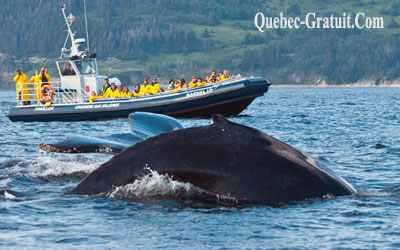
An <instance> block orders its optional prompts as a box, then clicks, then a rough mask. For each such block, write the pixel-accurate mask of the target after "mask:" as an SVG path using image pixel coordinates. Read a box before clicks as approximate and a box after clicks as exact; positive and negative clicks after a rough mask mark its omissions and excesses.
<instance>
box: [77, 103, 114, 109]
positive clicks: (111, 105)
mask: <svg viewBox="0 0 400 250" xmlns="http://www.w3.org/2000/svg"><path fill="white" fill-rule="evenodd" d="M118 107H119V103H110V104H90V105H78V106H75V109H99V108H118Z"/></svg>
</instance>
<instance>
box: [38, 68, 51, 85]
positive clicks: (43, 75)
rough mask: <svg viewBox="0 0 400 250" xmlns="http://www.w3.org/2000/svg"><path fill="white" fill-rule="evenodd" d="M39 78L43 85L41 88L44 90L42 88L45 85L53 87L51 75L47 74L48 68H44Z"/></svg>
mask: <svg viewBox="0 0 400 250" xmlns="http://www.w3.org/2000/svg"><path fill="white" fill-rule="evenodd" d="M38 77H39V78H40V83H41V84H40V88H42V86H44V85H49V86H51V78H50V75H49V74H48V73H46V68H42V70H41V72H40V74H39V75H38Z"/></svg>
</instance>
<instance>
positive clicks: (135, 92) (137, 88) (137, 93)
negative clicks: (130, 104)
mask: <svg viewBox="0 0 400 250" xmlns="http://www.w3.org/2000/svg"><path fill="white" fill-rule="evenodd" d="M139 95H140V85H139V84H136V85H135V90H134V91H133V92H132V97H138V96H139Z"/></svg>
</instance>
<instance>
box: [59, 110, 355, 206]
mask: <svg viewBox="0 0 400 250" xmlns="http://www.w3.org/2000/svg"><path fill="white" fill-rule="evenodd" d="M137 115H140V114H137ZM141 115H144V116H147V117H151V116H152V114H141ZM158 118H159V117H158ZM174 124H175V125H174V126H172V127H171V126H169V127H170V128H169V129H165V130H162V131H158V132H157V133H156V134H155V135H151V136H148V137H147V138H145V139H143V140H141V141H139V142H136V143H134V144H133V145H131V146H129V147H126V148H125V149H123V150H122V151H121V152H119V153H118V154H116V155H114V156H113V157H112V158H111V159H110V160H109V161H107V162H105V163H104V164H102V165H101V166H99V167H98V168H97V169H96V170H94V171H93V172H92V173H90V174H89V175H87V176H86V177H85V178H84V179H83V180H82V181H81V182H80V183H79V184H78V185H77V186H76V187H75V188H73V189H72V190H70V191H68V192H66V194H68V195H101V194H104V193H107V192H111V191H112V190H113V189H115V188H116V187H121V186H125V185H129V184H131V183H133V182H135V181H136V180H139V179H140V178H143V176H145V175H146V174H148V172H149V169H151V170H152V171H156V172H157V173H158V174H161V175H168V176H170V178H171V179H172V180H175V181H179V182H183V183H190V184H191V185H193V186H194V187H196V188H198V189H199V190H203V191H204V192H206V193H208V194H213V195H214V196H215V197H230V198H232V199H233V200H235V204H266V205H282V204H289V203H293V202H299V201H304V200H312V199H320V198H324V197H330V196H332V197H335V196H349V195H354V194H356V193H357V190H356V189H355V188H354V187H353V186H352V185H351V184H349V183H348V182H347V181H346V180H344V179H343V178H341V177H340V176H338V175H336V174H335V173H334V172H333V171H332V170H330V169H329V168H327V167H326V166H324V165H323V164H322V163H321V162H319V161H317V160H316V159H314V158H313V157H311V156H309V155H307V154H306V153H303V152H301V151H299V150H297V149H295V148H293V147H291V146H290V145H288V144H285V143H283V142H281V141H279V140H276V139H274V138H272V137H271V136H269V135H267V134H265V133H264V132H262V131H260V130H257V129H254V128H251V127H248V126H244V125H241V124H237V123H234V122H232V121H229V120H228V119H226V118H225V117H223V116H221V115H213V116H212V123H211V124H210V125H208V126H201V127H191V128H183V126H177V125H176V124H179V122H175V123H174ZM158 125H159V126H161V127H163V125H162V122H159V123H158ZM167 127H168V126H167ZM197 198H198V199H199V200H195V201H196V202H202V200H201V199H202V198H204V197H203V196H199V197H197ZM209 201H210V199H208V200H207V201H206V202H209ZM211 202H212V203H214V202H215V203H218V199H213V200H211Z"/></svg>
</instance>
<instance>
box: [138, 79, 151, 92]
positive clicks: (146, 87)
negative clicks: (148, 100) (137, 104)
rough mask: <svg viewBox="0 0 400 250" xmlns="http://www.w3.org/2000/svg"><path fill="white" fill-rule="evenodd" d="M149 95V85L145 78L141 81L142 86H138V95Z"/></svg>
mask: <svg viewBox="0 0 400 250" xmlns="http://www.w3.org/2000/svg"><path fill="white" fill-rule="evenodd" d="M147 94H150V84H149V80H148V79H147V77H145V78H144V79H143V84H142V85H140V95H147Z"/></svg>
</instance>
